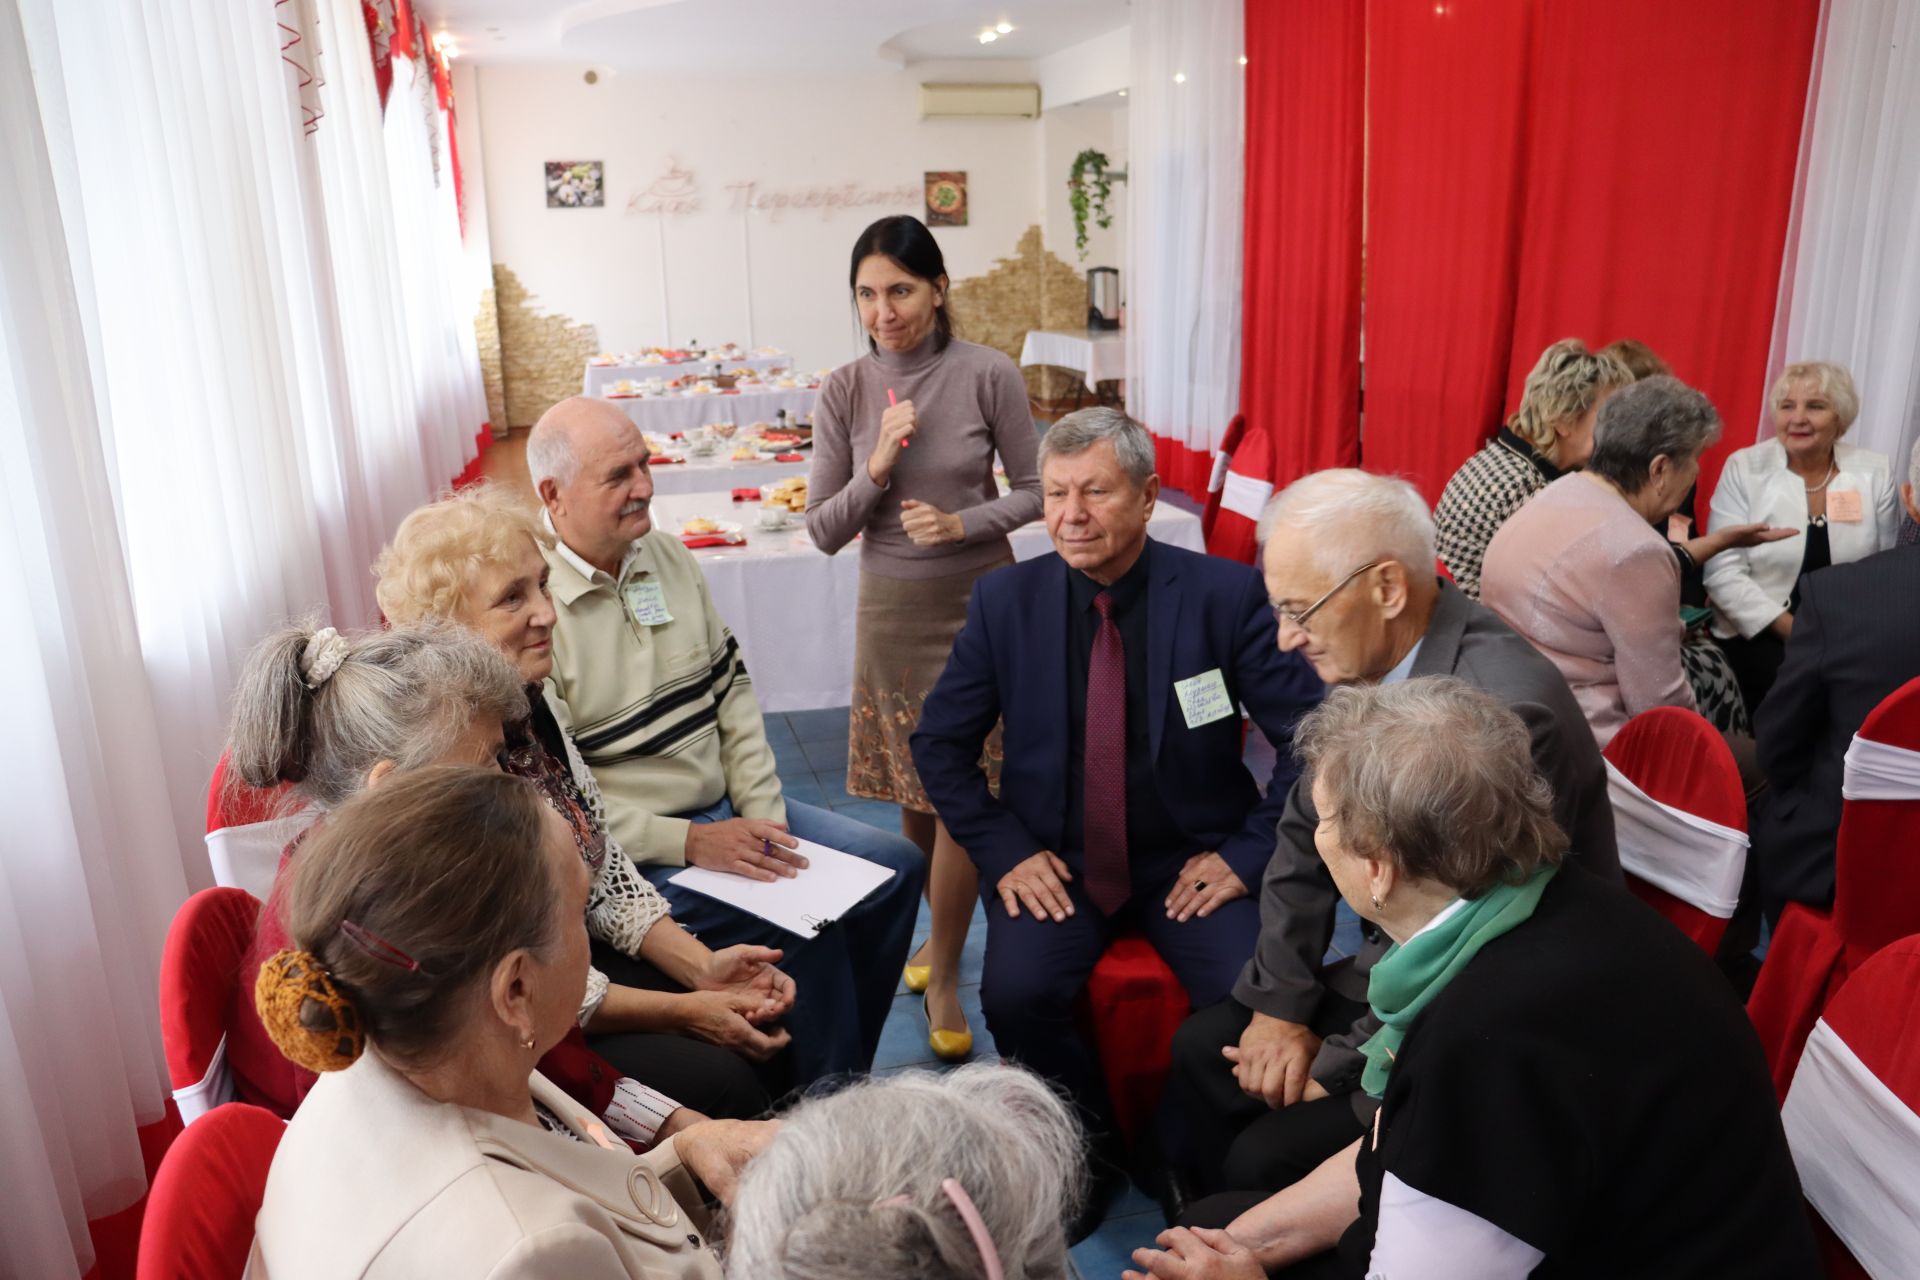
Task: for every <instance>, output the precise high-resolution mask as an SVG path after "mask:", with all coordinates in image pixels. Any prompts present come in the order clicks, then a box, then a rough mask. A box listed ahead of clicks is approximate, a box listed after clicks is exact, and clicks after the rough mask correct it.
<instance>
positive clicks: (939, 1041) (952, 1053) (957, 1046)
mask: <svg viewBox="0 0 1920 1280" xmlns="http://www.w3.org/2000/svg"><path fill="white" fill-rule="evenodd" d="M920 1012H921V1013H922V1014H923V1015H925V1017H926V1019H927V1048H929V1049H931V1050H933V1056H934V1057H936V1058H938V1059H940V1061H942V1062H959V1061H961V1060H962V1059H965V1058H967V1057H970V1056H971V1055H972V1054H973V1032H971V1031H941V1030H939V1029H938V1028H936V1027H935V1026H934V1025H933V1015H932V1014H930V1013H928V1012H927V1002H926V1000H925V999H922V1000H921V1001H920Z"/></svg>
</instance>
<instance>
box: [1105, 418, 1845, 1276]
mask: <svg viewBox="0 0 1920 1280" xmlns="http://www.w3.org/2000/svg"><path fill="white" fill-rule="evenodd" d="M1622 394H1623V395H1624V394H1627V393H1625V392H1623V393H1622ZM1614 403H1618V399H1616V400H1615V401H1614ZM1603 433H1604V425H1603ZM1603 442H1604V434H1603ZM1602 447H1604V443H1603V446H1602ZM1661 554H1662V555H1664V556H1666V558H1667V559H1668V560H1669V561H1671V560H1672V558H1673V557H1672V555H1671V553H1668V552H1665V551H1664V549H1663V550H1662V552H1661ZM1294 741H1295V745H1296V747H1297V749H1298V750H1299V753H1300V755H1301V758H1302V760H1303V761H1304V762H1305V764H1306V767H1307V769H1308V770H1309V772H1310V776H1311V786H1312V788H1313V799H1314V804H1315V807H1316V809H1317V810H1318V812H1319V814H1320V823H1319V826H1318V827H1317V828H1316V829H1315V831H1314V844H1315V847H1316V849H1317V851H1318V852H1319V855H1320V857H1321V859H1322V861H1324V862H1325V863H1326V867H1327V871H1328V873H1329V874H1330V875H1331V876H1332V879H1333V882H1334V884H1335V885H1336V886H1337V887H1338V888H1339V890H1340V896H1341V897H1342V898H1344V899H1345V900H1346V902H1347V904H1348V906H1350V907H1352V908H1353V910H1354V911H1355V912H1356V913H1357V914H1358V915H1359V916H1360V917H1361V918H1362V919H1364V920H1366V921H1368V922H1369V923H1370V924H1372V925H1374V926H1375V927H1377V928H1378V929H1379V930H1380V931H1381V932H1383V933H1384V934H1386V936H1387V937H1389V938H1391V939H1392V940H1393V945H1392V946H1391V947H1389V948H1388V949H1387V951H1386V953H1385V954H1384V955H1383V956H1382V957H1381V958H1380V960H1379V962H1378V963H1377V964H1375V965H1374V967H1373V970H1372V972H1371V973H1370V974H1369V977H1368V987H1367V999H1368V1003H1369V1004H1370V1005H1371V1006H1372V1008H1373V1011H1374V1013H1375V1015H1376V1016H1377V1017H1378V1018H1379V1019H1380V1022H1381V1029H1380V1030H1379V1031H1377V1032H1375V1033H1374V1034H1373V1036H1372V1037H1371V1038H1370V1039H1368V1040H1367V1041H1366V1043H1365V1045H1364V1046H1363V1052H1364V1054H1365V1056H1366V1068H1365V1072H1364V1074H1363V1075H1362V1077H1361V1084H1362V1087H1363V1088H1364V1089H1365V1090H1366V1091H1367V1093H1368V1094H1370V1095H1372V1096H1373V1097H1375V1098H1378V1099H1379V1100H1380V1110H1379V1113H1378V1117H1377V1121H1376V1123H1375V1125H1374V1126H1373V1129H1372V1131H1371V1133H1370V1134H1368V1135H1365V1136H1362V1137H1360V1138H1357V1139H1355V1140H1354V1142H1353V1143H1352V1144H1351V1145H1350V1146H1348V1147H1347V1149H1346V1150H1345V1151H1343V1152H1341V1153H1339V1154H1336V1155H1334V1156H1331V1157H1329V1158H1328V1159H1327V1160H1326V1161H1325V1162H1324V1163H1323V1164H1321V1165H1320V1166H1319V1168H1317V1169H1316V1170H1314V1171H1313V1172H1312V1173H1310V1174H1309V1175H1307V1177H1306V1178H1304V1179H1303V1180H1301V1181H1300V1182H1297V1183H1295V1184H1294V1185H1293V1186H1291V1187H1288V1188H1287V1189H1286V1190H1284V1191H1282V1192H1280V1193H1279V1194H1277V1195H1275V1196H1273V1197H1271V1198H1269V1199H1267V1200H1265V1201H1262V1202H1261V1203H1260V1204H1258V1205H1255V1206H1254V1207H1252V1208H1251V1209H1248V1210H1247V1211H1246V1212H1244V1213H1242V1214H1240V1215H1239V1216H1238V1217H1236V1218H1234V1219H1232V1220H1231V1221H1230V1222H1228V1224H1227V1227H1226V1229H1225V1230H1224V1231H1207V1230H1190V1229H1187V1228H1174V1229H1173V1230H1170V1231H1167V1232H1165V1233H1163V1234H1162V1235H1161V1236H1160V1239H1159V1242H1158V1243H1159V1244H1160V1246H1161V1247H1160V1248H1159V1249H1141V1250H1139V1251H1137V1252H1136V1253H1135V1254H1134V1255H1133V1256H1134V1263H1135V1266H1136V1267H1137V1268H1138V1270H1135V1271H1129V1272H1127V1273H1126V1274H1127V1275H1128V1276H1129V1277H1132V1278H1133V1280H1142V1278H1143V1277H1146V1276H1152V1277H1155V1278H1156V1280H1262V1278H1263V1277H1264V1276H1266V1275H1267V1274H1269V1273H1272V1274H1278V1275H1283V1276H1287V1277H1290V1278H1291V1280H1306V1278H1307V1277H1314V1278H1315V1280H1335V1278H1351V1280H1358V1278H1359V1277H1361V1276H1363V1275H1366V1276H1386V1277H1410V1276H1420V1277H1423V1278H1424V1280H1466V1278H1467V1277H1472V1280H1520V1277H1524V1276H1530V1275H1542V1276H1545V1275H1552V1276H1560V1277H1594V1278H1595V1280H1598V1278H1599V1277H1613V1276H1626V1275H1656V1274H1657V1275H1660V1276H1666V1277H1676V1278H1677V1277H1699V1278H1700V1280H1707V1278H1708V1277H1720V1276H1741V1277H1744V1278H1752V1277H1767V1278H1775V1277H1777V1278H1778V1280H1788V1278H1789V1277H1791V1278H1792V1280H1804V1278H1805V1277H1809V1276H1814V1275H1818V1274H1819V1270H1818V1264H1817V1262H1816V1253H1815V1248H1814V1242H1813V1236H1812V1232H1811V1231H1810V1229H1809V1226H1808V1222H1807V1217H1806V1212H1805V1210H1804V1208H1803V1206H1802V1203H1801V1199H1800V1188H1799V1183H1798V1181H1797V1180H1796V1178H1795V1176H1794V1169H1793V1161H1792V1157H1791V1155H1790V1154H1789V1152H1788V1150H1787V1144H1786V1137H1785V1135H1784V1133H1783V1132H1782V1131H1781V1127H1780V1118H1779V1114H1778V1111H1777V1108H1776V1104H1775V1100H1774V1094H1773V1087H1772V1083H1771V1081H1770V1080H1769V1078H1768V1075H1767V1069H1766V1062H1765V1059H1764V1058H1763V1056H1762V1055H1761V1052H1760V1044H1759V1041H1758V1040H1757V1039H1756V1038H1755V1036H1754V1032H1753V1028H1752V1027H1751V1026H1750V1025H1748V1023H1747V1019H1746V1014H1745V1012H1744V1011H1743V1010H1742V1009H1741V1007H1740V1005H1739V1004H1738V1002H1737V1001H1736V1000H1735V999H1734V997H1733V994H1732V993H1731V992H1730V991H1729V990H1728V988H1727V986H1726V983H1725V982H1724V981H1723V980H1722V978H1721V976H1720V974H1719V973H1718V972H1716V971H1715V969H1714V967H1713V965H1712V963H1711V962H1710V961H1709V960H1708V959H1707V957H1706V955H1705V954H1704V953H1703V952H1701V951H1700V949H1699V948H1697V947H1695V946H1694V945H1693V944H1692V943H1691V942H1689V941H1688V940H1687V938H1686V937H1685V936H1684V935H1682V934H1681V933H1680V932H1679V931H1678V930H1676V929H1674V928H1673V927H1672V926H1671V925H1669V924H1667V923H1666V922H1665V921H1664V920H1662V919H1661V918H1660V917H1659V916H1658V915H1656V914H1655V913H1654V912H1653V911H1651V910H1649V909H1648V908H1647V907H1646V906H1644V905H1643V904H1641V903H1640V902H1638V901H1636V900H1635V899H1634V898H1633V897H1631V896H1630V895H1628V894H1625V893H1622V892H1621V891H1620V890H1619V889H1618V888H1616V887H1614V886H1612V885H1609V884H1606V883H1605V882H1603V881H1601V880H1600V879H1599V878H1598V877H1595V876H1590V875H1585V874H1582V873H1580V872H1579V871H1577V870H1565V869H1563V867H1562V865H1561V860H1562V857H1563V856H1564V854H1565V852H1566V848H1567V839H1566V836H1565V835H1564V834H1563V833H1562V832H1561V830H1560V828H1559V827H1558V826H1557V825H1556V824H1555V823H1554V821H1553V814H1552V810H1551V808H1550V804H1551V797H1550V796H1549V793H1548V788H1547V784H1546V782H1545V780H1544V779H1542V778H1541V777H1540V775H1539V774H1538V773H1537V772H1536V771H1535V769H1534V763H1533V757H1532V753H1531V750H1530V743H1529V737H1528V733H1527V728H1526V725H1525V724H1524V723H1523V722H1522V721H1521V719H1520V717H1519V716H1518V715H1516V714H1515V713H1514V712H1513V711H1512V710H1511V709H1509V708H1508V707H1507V706H1505V705H1504V704H1502V703H1501V702H1499V701H1498V700H1497V699H1495V698H1493V697H1491V696H1490V695H1488V694H1486V693H1484V692H1481V691H1480V690H1477V689H1474V688H1472V687H1471V686H1469V685H1467V684H1465V683H1464V682H1462V681H1460V680H1456V679H1454V678H1452V677H1441V676H1425V677H1420V678H1416V679H1412V680H1405V681H1401V682H1400V683H1398V684H1383V685H1349V686H1344V687H1341V688H1337V689H1334V690H1333V691H1331V692H1330V693H1329V694H1328V695H1327V698H1326V701H1325V702H1324V703H1323V704H1322V705H1321V706H1320V707H1318V708H1317V709H1315V710H1314V711H1313V712H1311V713H1310V714H1309V715H1308V716H1307V717H1306V719H1305V720H1304V721H1302V723H1301V725H1300V728H1299V731H1298V733H1297V735H1296V737H1295V740H1294Z"/></svg>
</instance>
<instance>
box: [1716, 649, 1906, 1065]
mask: <svg viewBox="0 0 1920 1280" xmlns="http://www.w3.org/2000/svg"><path fill="white" fill-rule="evenodd" d="M1863 741H1864V743H1865V744H1866V745H1865V746H1864V747H1863V746H1862V743H1863ZM1876 744H1877V745H1878V747H1879V748H1881V749H1882V750H1886V749H1890V753H1891V754H1892V755H1894V756H1896V757H1897V756H1901V755H1905V756H1907V757H1908V758H1909V759H1910V758H1911V757H1912V755H1913V753H1920V680H1910V681H1908V682H1907V683H1906V684H1904V685H1902V686H1901V687H1900V688H1898V689H1896V690H1894V691H1893V692H1892V693H1890V694H1888V695H1887V697H1886V699H1885V700H1884V701H1882V702H1881V703H1880V705H1879V706H1877V707H1875V708H1874V709H1873V712H1872V713H1871V714H1870V715H1868V716H1867V719H1866V722H1865V723H1864V724H1862V725H1861V726H1860V732H1859V733H1857V734H1855V735H1854V745H1853V747H1852V748H1851V749H1849V750H1848V752H1847V770H1846V782H1845V784H1844V788H1843V794H1844V795H1845V796H1846V800H1845V802H1844V804H1843V805H1842V807H1841V811H1840V834H1839V837H1838V840H1837V841H1836V845H1835V851H1834V897H1833V909H1832V910H1831V911H1820V910H1818V909H1816V908H1813V907H1808V906H1804V905H1802V904H1800V903H1797V902H1796V903H1791V904H1789V905H1788V906H1787V909H1786V910H1785V911H1783V912H1781V913H1780V922H1779V924H1778V925H1777V926H1776V927H1775V929H1774V931H1773V939H1772V941H1771V942H1769V943H1768V945H1767V960H1766V963H1765V964H1763V965H1762V966H1761V967H1760V978H1759V981H1757V982H1756V983H1755V984H1754V987H1753V994H1752V996H1750V997H1749V998H1748V1000H1747V1016H1748V1017H1750V1018H1752V1019H1753V1025H1754V1029H1755V1030H1756V1031H1758V1032H1759V1033H1760V1044H1761V1046H1762V1047H1763V1048H1765V1049H1766V1051H1767V1061H1768V1063H1769V1065H1770V1066H1771V1067H1772V1068H1773V1083H1774V1087H1775V1088H1776V1089H1778V1090H1779V1092H1780V1096H1781V1097H1782V1098H1785V1097H1786V1096H1787V1090H1788V1088H1789V1087H1790V1086H1791V1085H1792V1083H1793V1071H1794V1066H1795V1064H1797V1063H1798V1062H1799V1060H1800V1047H1801V1045H1803V1044H1804V1043H1806V1039H1807V1034H1808V1032H1810V1031H1811V1030H1812V1029H1813V1024H1814V1020H1815V1019H1816V1018H1818V1017H1819V1016H1820V1011H1821V1010H1822V1009H1824V1008H1825V1007H1826V1005H1827V1001H1828V1000H1829V999H1831V998H1832V997H1833V994H1834V992H1836V991H1837V990H1839V988H1840V984H1841V983H1842V982H1844V981H1845V980H1846V977H1847V975H1848V974H1849V973H1851V972H1853V971H1854V970H1855V969H1857V968H1859V967H1860V965H1861V964H1862V963H1864V962H1865V961H1866V959H1867V957H1868V956H1871V955H1872V954H1873V953H1874V952H1876V951H1878V950H1880V949H1881V948H1882V947H1885V946H1887V945H1888V944H1890V943H1892V942H1893V941H1895V940H1896V939H1898V938H1902V937H1905V936H1906V935H1908V934H1911V933H1920V784H1912V783H1909V784H1902V783H1900V782H1898V781H1895V780H1882V781H1880V782H1878V783H1877V784H1876V782H1875V780H1874V774H1875V770H1874V769H1873V767H1872V760H1871V753H1873V752H1874V751H1875V745H1876ZM1916 766H1917V767H1920V762H1916ZM1903 785H1905V786H1909V787H1911V790H1910V793H1909V792H1906V791H1903V789H1902V788H1903ZM1895 795H1903V796H1904V798H1897V799H1896V798H1892V797H1893V796H1895ZM1876 797H1877V798H1876Z"/></svg>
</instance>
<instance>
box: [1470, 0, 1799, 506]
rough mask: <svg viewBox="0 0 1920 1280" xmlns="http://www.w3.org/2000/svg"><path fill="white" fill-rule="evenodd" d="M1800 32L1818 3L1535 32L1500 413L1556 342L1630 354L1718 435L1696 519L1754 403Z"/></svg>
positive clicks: (1747, 0) (1748, 437)
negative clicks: (1714, 417) (1705, 401)
mask: <svg viewBox="0 0 1920 1280" xmlns="http://www.w3.org/2000/svg"><path fill="white" fill-rule="evenodd" d="M1446 3H1447V6H1448V7H1449V8H1451V7H1452V6H1453V4H1454V3H1455V0H1446ZM1819 17H1820V3H1819V0H1684V3H1682V2H1679V0H1554V3H1553V4H1550V5H1547V6H1545V7H1544V9H1543V11H1542V13H1541V15H1540V19H1539V31H1538V38H1537V41H1536V54H1535V58H1534V64H1533V72H1532V90H1531V93H1530V100H1531V104H1532V105H1531V109H1530V113H1529V121H1528V127H1529V129H1530V130H1531V133H1532V137H1531V139H1530V140H1529V144H1528V148H1527V154H1528V161H1527V170H1526V175H1525V189H1526V196H1525V213H1524V228H1525V229H1524V233H1523V235H1522V238H1521V245H1520V269H1519V285H1518V294H1517V300H1516V306H1515V313H1514V321H1513V343H1512V348H1513V350H1512V359H1511V361H1510V364H1509V368H1508V376H1507V394H1508V404H1510V405H1511V404H1513V403H1515V402H1517V400H1518V397H1519V391H1520V387H1521V384H1522V383H1523V382H1524V381H1525V380H1526V375H1527V371H1528V369H1530V368H1531V367H1532V365H1533V361H1534V359H1535V357H1537V356H1538V354H1539V352H1540V349H1541V348H1542V347H1544V346H1546V345H1547V344H1548V343H1549V342H1552V341H1553V340H1554V339H1556V338H1560V337H1565V336H1568V335H1576V336H1579V337H1583V338H1585V339H1587V340H1588V341H1589V342H1607V341H1610V340H1612V339H1614V338H1638V339H1640V340H1641V341H1642V342H1645V343H1647V344H1648V345H1649V346H1651V347H1652V348H1653V349H1654V350H1655V351H1657V352H1659V353H1660V354H1661V355H1662V356H1664V357H1665V358H1666V360H1667V362H1668V363H1669V364H1671V365H1672V366H1673V370H1674V372H1675V373H1676V374H1677V375H1678V376H1679V377H1680V378H1682V379H1683V380H1685V381H1686V382H1688V383H1691V384H1692V385H1694V386H1697V387H1699V388H1700V389H1701V390H1702V391H1704V392H1706V394H1707V395H1708V396H1709V397H1710V398H1711V399H1712V400H1713V403H1714V405H1715V407H1716V408H1718V409H1719V410H1720V415H1721V417H1722V418H1723V419H1724V420H1725V422H1726V429H1725V432H1724V433H1723V435H1722V437H1721V442H1720V444H1719V445H1718V446H1717V447H1716V448H1715V449H1714V450H1712V451H1711V453H1710V454H1709V455H1708V457H1707V459H1705V460H1704V462H1703V465H1702V468H1701V473H1700V499H1699V502H1698V507H1699V509H1700V510H1705V509H1706V505H1707V500H1708V496H1709V495H1710V494H1711V493H1712V492H1713V485H1714V481H1715V480H1716V479H1717V478H1718V476H1719V474H1720V464H1721V462H1722V461H1723V460H1724V458H1725V456H1726V454H1727V453H1728V452H1729V451H1731V450H1733V449H1736V448H1739V447H1741V446H1743V445H1747V444H1751V443H1753V440H1754V424H1755V423H1756V422H1757V421H1758V419H1759V414H1760V406H1761V400H1762V397H1763V396H1764V395H1765V392H1766V379H1767V372H1768V370H1767V359H1768V343H1769V340H1770V336H1771V333H1772V328H1773V312H1774V303H1775V299H1776V289H1777V285H1778V283H1779V278H1780V263H1781V254H1782V251H1783V247H1784V244H1785V239H1786V229H1787V218H1788V214H1789V211H1790V207H1791V205H1792V201H1793V185H1794V168H1795V163H1796V160H1797V157H1798V153H1799V145H1800V125H1801V117H1802V115H1803V113H1804V111H1805V107H1806V97H1807V75H1808V69H1809V66H1810V65H1811V61H1812V55H1813V44H1814V35H1815V31H1816V29H1817V27H1818V24H1819ZM1474 74H1475V75H1479V74H1481V72H1480V70H1479V69H1478V68H1476V69H1475V71H1474Z"/></svg>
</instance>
